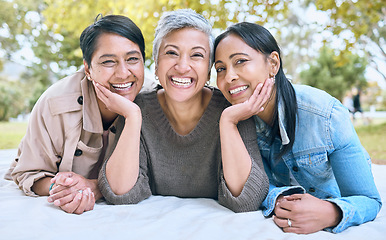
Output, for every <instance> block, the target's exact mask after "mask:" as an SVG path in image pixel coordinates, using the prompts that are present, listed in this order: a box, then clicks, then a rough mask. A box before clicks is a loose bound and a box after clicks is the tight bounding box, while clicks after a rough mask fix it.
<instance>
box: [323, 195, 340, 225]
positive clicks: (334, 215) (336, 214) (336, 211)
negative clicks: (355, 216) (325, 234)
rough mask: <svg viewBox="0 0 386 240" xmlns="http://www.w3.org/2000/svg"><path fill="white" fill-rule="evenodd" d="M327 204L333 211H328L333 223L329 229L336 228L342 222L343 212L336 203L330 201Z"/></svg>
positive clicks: (330, 223)
mask: <svg viewBox="0 0 386 240" xmlns="http://www.w3.org/2000/svg"><path fill="white" fill-rule="evenodd" d="M326 202H327V203H328V204H329V205H330V209H331V211H328V212H329V214H328V215H329V216H330V217H329V219H331V221H330V222H329V224H328V226H327V227H336V226H337V225H338V224H339V223H340V222H341V221H342V217H343V212H342V210H341V209H340V207H339V206H338V205H336V204H335V203H333V202H329V201H326Z"/></svg>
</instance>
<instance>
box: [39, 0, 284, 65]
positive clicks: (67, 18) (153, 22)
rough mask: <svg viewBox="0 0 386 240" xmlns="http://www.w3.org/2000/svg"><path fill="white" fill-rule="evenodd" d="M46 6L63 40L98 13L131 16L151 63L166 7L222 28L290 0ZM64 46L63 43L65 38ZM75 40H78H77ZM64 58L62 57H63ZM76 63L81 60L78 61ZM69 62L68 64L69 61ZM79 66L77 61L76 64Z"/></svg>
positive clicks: (75, 53) (269, 13)
mask: <svg viewBox="0 0 386 240" xmlns="http://www.w3.org/2000/svg"><path fill="white" fill-rule="evenodd" d="M45 3H46V4H47V7H46V8H45V10H44V11H43V16H44V19H45V22H44V23H45V25H47V27H48V28H49V29H51V30H52V31H53V32H54V33H60V34H61V35H63V33H65V35H63V37H64V38H63V41H67V44H68V43H69V42H73V41H72V40H71V39H74V42H75V39H76V41H78V39H79V36H80V34H81V32H82V31H83V29H85V28H86V27H87V26H88V25H90V24H91V23H92V22H93V21H94V18H95V17H96V16H97V15H98V14H99V13H102V15H108V14H122V15H125V16H128V17H129V18H131V19H132V20H133V21H134V22H135V23H136V24H137V25H138V26H139V28H140V29H141V30H142V33H143V35H144V38H145V44H146V57H147V59H150V61H148V62H147V63H148V64H147V65H149V64H151V63H152V61H151V54H152V42H153V38H154V29H155V27H156V26H157V22H158V20H159V18H160V16H161V15H162V13H163V12H165V11H172V10H176V9H181V8H192V9H194V10H195V11H196V12H198V13H200V14H202V15H203V16H204V17H206V18H207V19H208V20H209V21H210V22H211V23H212V24H213V27H214V28H218V29H225V28H226V27H227V25H228V24H229V23H232V22H238V21H244V20H245V18H246V17H247V16H248V15H256V16H260V17H259V18H257V19H256V21H257V22H260V23H263V22H266V21H267V20H268V18H275V17H276V16H277V15H279V14H285V13H286V12H287V10H288V4H289V2H283V1H280V0H241V1H231V0H225V1H213V0H191V1H187V0H159V1H153V0H142V1H126V0H115V1H110V0H99V1H93V0H78V1H65V0H46V1H45ZM63 41H62V42H61V43H62V45H63V46H66V45H65V43H64V42H63ZM77 44H78V43H77ZM67 50H70V51H68V52H64V51H60V52H63V53H64V54H68V56H67V58H65V59H71V57H77V58H78V59H81V58H82V55H81V51H80V50H79V48H77V47H76V46H75V47H73V48H68V49H67ZM65 59H63V61H66V60H65ZM79 63H81V62H80V61H79ZM68 65H71V64H68ZM78 66H79V65H78Z"/></svg>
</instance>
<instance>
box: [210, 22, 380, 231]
mask: <svg viewBox="0 0 386 240" xmlns="http://www.w3.org/2000/svg"><path fill="white" fill-rule="evenodd" d="M215 69H216V72H217V85H218V87H219V88H220V90H221V91H222V92H223V94H224V96H225V97H226V98H227V99H228V101H230V102H231V103H232V104H234V105H235V104H237V105H235V106H234V107H238V109H239V110H240V111H244V113H245V116H246V117H248V116H251V115H255V120H256V131H257V133H258V139H257V140H258V144H259V147H260V151H261V154H262V157H263V162H264V166H265V170H266V172H267V174H268V177H269V180H270V189H269V193H268V196H267V198H266V199H265V201H264V202H263V204H262V209H263V214H264V216H266V217H268V216H271V215H273V220H274V222H275V223H276V224H277V225H278V226H279V227H280V228H282V229H283V231H284V232H294V233H303V234H307V233H312V232H317V231H319V230H322V229H324V230H328V231H331V232H334V233H338V232H341V231H343V230H344V229H346V228H348V227H350V226H354V225H359V224H362V223H365V222H367V221H371V220H373V219H374V218H375V217H376V216H377V214H378V212H379V210H380V208H381V205H382V202H381V199H380V196H379V193H378V190H377V188H376V186H375V184H374V178H373V175H372V172H371V160H370V157H369V155H368V153H367V152H366V150H365V149H364V148H363V147H362V145H361V143H360V141H359V139H358V136H357V134H356V132H355V130H354V127H353V125H352V123H351V121H350V116H349V112H348V111H347V109H346V108H345V107H344V106H343V105H342V104H341V103H340V102H339V101H338V100H337V99H335V98H333V97H331V96H330V95H329V94H327V93H326V92H324V91H321V90H318V89H315V88H312V87H309V86H301V85H292V84H291V83H290V82H289V81H288V79H287V78H286V76H285V74H284V72H283V69H282V62H281V57H280V49H279V47H278V45H277V43H276V40H275V39H274V38H273V36H272V35H271V34H270V33H269V31H268V30H267V29H265V28H264V27H262V26H260V25H257V24H253V23H246V22H244V23H238V24H235V25H233V26H231V27H229V28H228V29H227V31H226V32H224V33H222V34H221V35H220V36H218V37H217V39H216V41H215ZM266 79H267V80H266ZM268 81H274V82H275V85H274V87H273V90H272V94H271V98H270V99H269V100H268V101H267V103H266V105H265V106H264V107H263V108H259V107H258V106H257V107H254V106H253V103H254V102H255V99H256V98H257V96H258V94H259V91H260V89H266V88H268V86H269V84H267V83H268ZM255 89H256V91H255ZM261 91H263V90H261Z"/></svg>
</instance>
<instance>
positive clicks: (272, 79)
mask: <svg viewBox="0 0 386 240" xmlns="http://www.w3.org/2000/svg"><path fill="white" fill-rule="evenodd" d="M275 80H276V76H275V75H273V76H272V77H271V81H272V82H273V84H275Z"/></svg>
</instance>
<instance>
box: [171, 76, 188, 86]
mask: <svg viewBox="0 0 386 240" xmlns="http://www.w3.org/2000/svg"><path fill="white" fill-rule="evenodd" d="M172 81H173V83H174V84H175V85H178V86H184V85H189V84H191V83H192V79H191V78H176V77H173V78H172Z"/></svg>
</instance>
